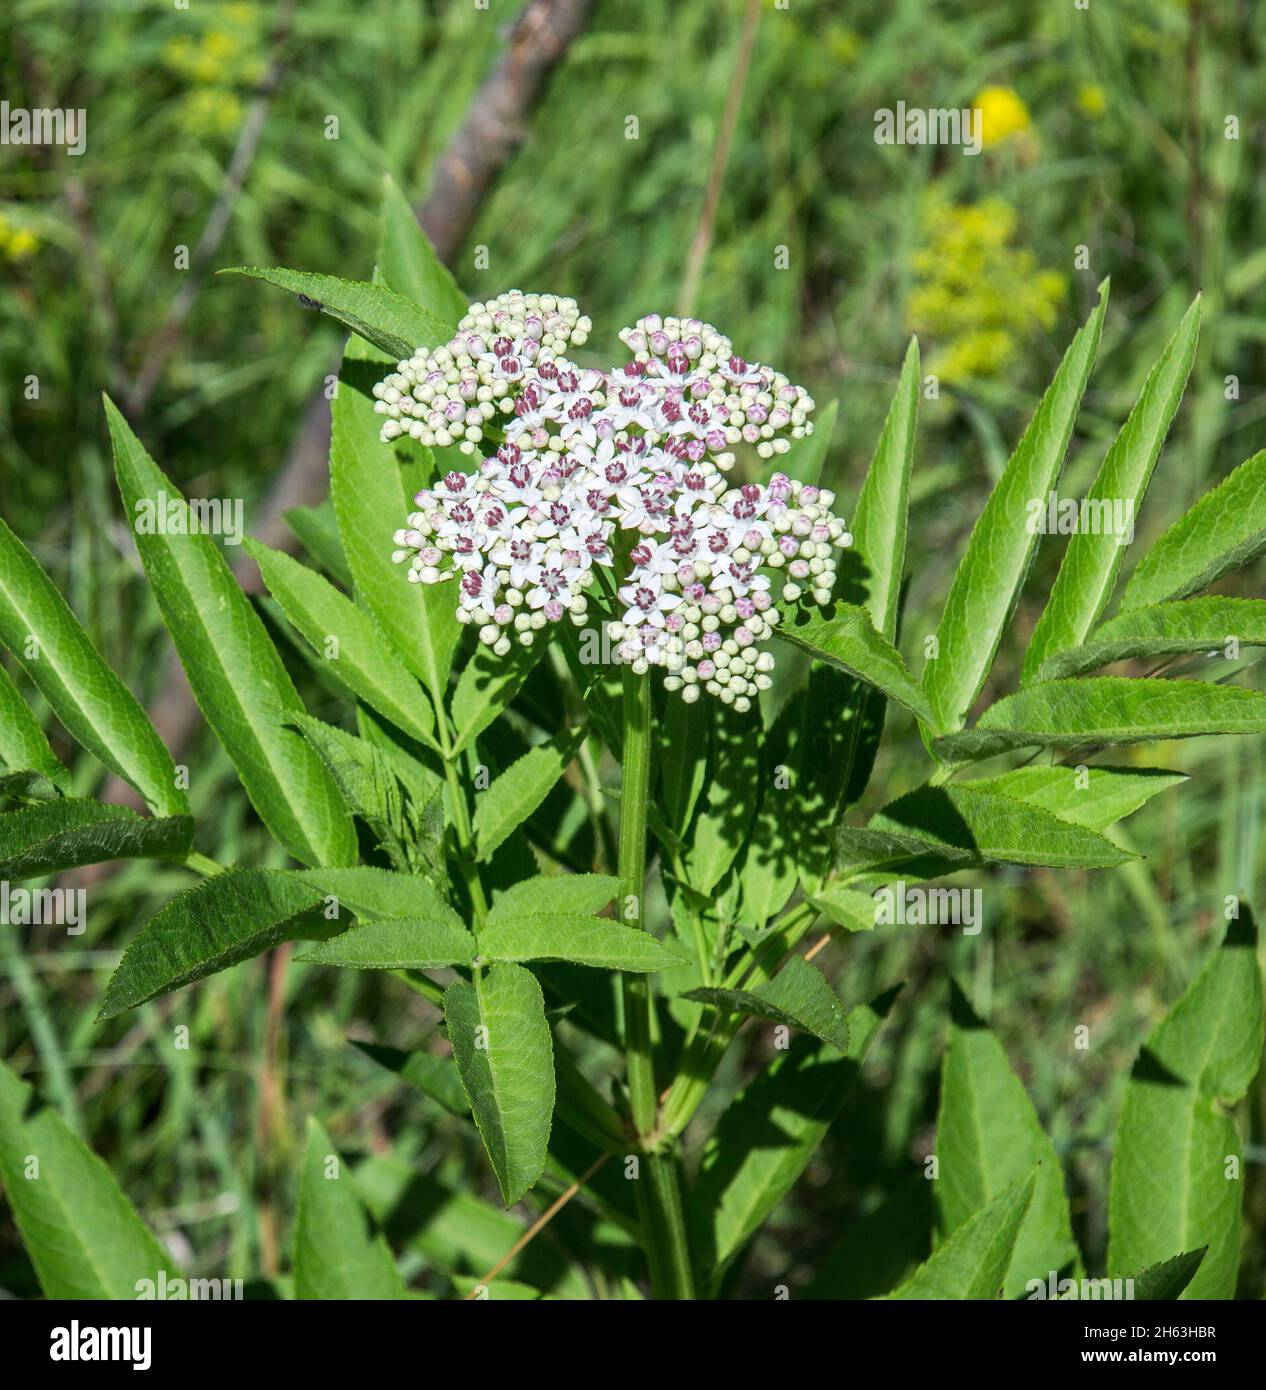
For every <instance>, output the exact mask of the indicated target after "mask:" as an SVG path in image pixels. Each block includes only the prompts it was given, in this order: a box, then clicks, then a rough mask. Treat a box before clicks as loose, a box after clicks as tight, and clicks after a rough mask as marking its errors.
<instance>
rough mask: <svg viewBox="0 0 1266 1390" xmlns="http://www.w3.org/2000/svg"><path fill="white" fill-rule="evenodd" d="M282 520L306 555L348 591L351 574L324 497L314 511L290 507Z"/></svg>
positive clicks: (331, 509)
mask: <svg viewBox="0 0 1266 1390" xmlns="http://www.w3.org/2000/svg"><path fill="white" fill-rule="evenodd" d="M282 517H283V519H284V520H285V523H286V525H287V526H289V527H290V529H291V530H292V531H293V532H294V533H295V535H296V536H297V537H298V538H299V540H300V542H301V543H302V545H303V548H304V549H305V550H306V551H307V552H308V554H309V555H311V556H312V558H313V559H314V560H315V561H316V562H317V563H318V564H319V565H320V566H321V567H322V568H323V569H325V570H327V571H328V572H329V573H330V574H331V575H333V576H334V578H335V579H337V580H338V582H339V583H340V584H341V585H342V586H343V587H344V588H345V589H350V588H351V587H352V571H351V569H350V568H349V567H348V563H347V556H346V555H345V554H344V553H343V542H342V540H341V539H340V538H339V533H338V518H337V517H336V516H335V515H334V503H333V501H332V500H331V499H330V498H328V497H327V498H326V499H325V501H324V502H322V503H320V504H319V505H318V506H315V507H291V508H290V510H289V511H287V512H283V513H282Z"/></svg>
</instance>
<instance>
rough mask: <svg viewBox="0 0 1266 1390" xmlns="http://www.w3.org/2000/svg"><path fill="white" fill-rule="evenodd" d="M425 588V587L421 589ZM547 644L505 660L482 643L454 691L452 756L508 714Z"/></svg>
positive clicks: (519, 650) (535, 645) (519, 649)
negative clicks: (504, 711)
mask: <svg viewBox="0 0 1266 1390" xmlns="http://www.w3.org/2000/svg"><path fill="white" fill-rule="evenodd" d="M420 587H425V586H420ZM547 645H548V644H547V642H546V641H545V640H544V638H543V637H542V638H540V639H538V640H537V641H536V642H534V643H533V644H532V646H530V647H522V646H519V645H518V644H516V645H515V646H514V648H513V649H512V650H511V651H509V652H508V653H507V654H506V655H505V656H495V655H493V653H492V651H491V649H490V648H488V647H486V646H484V645H483V643H480V645H479V646H478V647H477V648H476V649H475V654H474V655H473V656H472V657H471V658H470V660H469V661H468V662H467V663H466V665H465V666H464V667H463V668H462V673H461V675H460V676H458V678H457V684H456V686H454V687H453V752H454V754H456V753H460V752H462V751H463V750H464V749H465V748H467V747H469V746H470V744H471V743H473V742H474V740H475V739H477V738H478V737H479V735H480V734H481V733H483V731H484V730H485V729H486V728H487V727H488V725H489V724H491V723H492V721H493V720H494V719H496V718H497V717H498V715H500V714H501V713H502V711H503V710H505V709H506V708H507V707H508V706H509V704H510V701H511V700H513V699H514V697H515V696H516V695H517V694H518V693H519V690H520V688H521V687H522V685H523V682H524V681H525V680H527V678H528V676H529V675H531V673H532V668H533V667H534V666H535V665H536V663H537V662H538V661H539V660H540V659H541V657H542V655H544V652H545V648H546V646H547Z"/></svg>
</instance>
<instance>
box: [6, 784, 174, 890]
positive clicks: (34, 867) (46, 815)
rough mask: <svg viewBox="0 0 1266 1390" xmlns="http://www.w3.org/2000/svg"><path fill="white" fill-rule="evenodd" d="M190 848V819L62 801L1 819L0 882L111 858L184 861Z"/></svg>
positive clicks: (72, 799) (76, 800) (68, 799)
mask: <svg viewBox="0 0 1266 1390" xmlns="http://www.w3.org/2000/svg"><path fill="white" fill-rule="evenodd" d="M192 845H193V818H192V817H191V816H161V817H150V816H138V815H137V814H136V812H135V811H131V810H129V809H128V808H127V807H126V806H109V805H106V804H104V803H102V802H100V801H87V800H84V799H82V798H79V797H65V798H62V799H59V800H57V801H45V802H41V803H40V804H39V805H35V806H24V807H22V808H21V809H20V810H17V811H6V812H5V813H4V815H0V879H5V878H8V879H14V880H17V879H23V878H40V877H42V876H43V875H45V874H55V873H61V872H62V870H63V869H74V868H77V867H78V866H79V865H81V864H104V863H106V862H107V861H108V860H111V859H183V858H184V857H185V856H186V855H187V854H188V853H189V850H190V848H191V847H192Z"/></svg>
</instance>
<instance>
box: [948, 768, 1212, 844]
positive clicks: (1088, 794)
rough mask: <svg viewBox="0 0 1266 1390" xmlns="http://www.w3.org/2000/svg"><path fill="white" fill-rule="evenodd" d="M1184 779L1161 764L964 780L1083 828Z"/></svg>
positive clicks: (1110, 820) (1101, 824) (1115, 817)
mask: <svg viewBox="0 0 1266 1390" xmlns="http://www.w3.org/2000/svg"><path fill="white" fill-rule="evenodd" d="M1186 780H1187V774H1186V773H1185V772H1168V771H1166V770H1165V769H1164V768H1159V767H1140V768H1135V767H1082V768H1076V767H1034V766H1030V767H1017V768H1014V769H1013V770H1012V771H1010V772H1004V773H1002V774H1001V775H1000V776H997V777H981V778H978V779H977V780H975V781H972V782H970V783H968V784H967V785H969V786H971V787H972V788H977V789H979V790H980V791H989V792H997V793H998V794H999V795H1001V796H1009V797H1011V798H1012V799H1013V800H1016V801H1028V802H1031V803H1032V804H1033V805H1034V806H1040V807H1041V808H1042V809H1043V810H1045V811H1049V812H1050V813H1051V815H1053V816H1058V817H1059V818H1060V820H1066V821H1071V823H1072V824H1073V825H1083V826H1085V827H1086V829H1087V830H1097V831H1103V830H1106V829H1107V828H1108V827H1109V826H1110V825H1115V824H1116V823H1117V821H1119V820H1123V819H1124V818H1125V817H1126V816H1128V815H1132V814H1133V813H1134V812H1135V811H1137V810H1138V809H1139V807H1140V806H1142V805H1144V804H1145V803H1146V802H1148V801H1150V800H1151V799H1152V797H1154V796H1155V795H1156V794H1157V793H1158V792H1163V791H1165V790H1167V789H1168V788H1169V787H1176V786H1178V785H1179V783H1181V782H1185V781H1186Z"/></svg>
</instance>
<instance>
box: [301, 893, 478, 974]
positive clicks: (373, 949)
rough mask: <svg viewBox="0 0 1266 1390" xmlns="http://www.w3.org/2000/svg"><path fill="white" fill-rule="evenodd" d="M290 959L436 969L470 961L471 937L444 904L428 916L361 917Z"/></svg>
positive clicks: (372, 967)
mask: <svg viewBox="0 0 1266 1390" xmlns="http://www.w3.org/2000/svg"><path fill="white" fill-rule="evenodd" d="M295 959H296V960H299V961H303V962H305V963H307V964H309V965H338V966H342V967H343V968H344V969H346V970H435V969H438V968H439V967H441V966H445V965H469V964H470V963H471V961H473V960H474V959H475V938H474V937H473V936H471V934H470V933H469V932H468V931H467V930H466V928H465V927H464V926H462V924H461V920H460V919H459V918H458V916H457V914H456V913H455V912H453V911H452V909H451V908H449V909H446V911H445V912H444V913H443V914H439V913H437V914H436V915H435V916H431V917H391V918H386V919H384V920H382V921H377V922H361V923H359V924H358V925H357V926H354V927H352V928H351V930H350V931H345V932H340V933H339V935H338V936H332V937H330V938H329V940H328V941H321V942H318V943H317V945H315V946H313V947H312V948H311V950H308V951H305V952H304V954H303V955H301V956H296V957H295Z"/></svg>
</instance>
